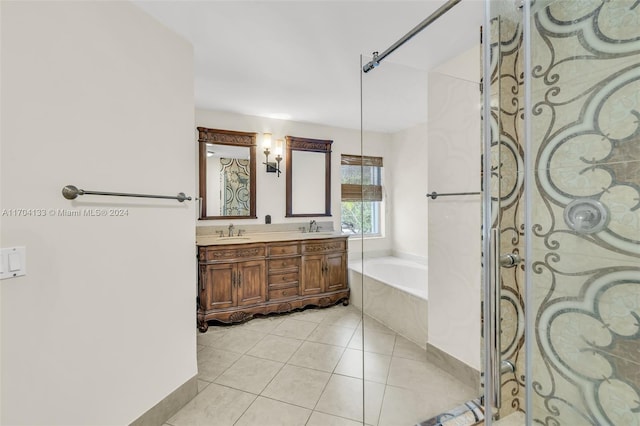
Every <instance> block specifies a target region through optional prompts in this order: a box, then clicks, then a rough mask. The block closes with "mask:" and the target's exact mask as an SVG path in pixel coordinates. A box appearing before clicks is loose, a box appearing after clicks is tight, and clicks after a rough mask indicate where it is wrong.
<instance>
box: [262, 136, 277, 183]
mask: <svg viewBox="0 0 640 426" xmlns="http://www.w3.org/2000/svg"><path fill="white" fill-rule="evenodd" d="M262 147H263V148H264V155H265V162H264V164H265V165H266V166H267V173H276V172H277V173H278V177H280V173H281V171H280V161H282V139H278V140H277V141H276V148H275V154H276V161H275V162H269V154H271V149H270V148H271V133H264V134H263V135H262Z"/></svg>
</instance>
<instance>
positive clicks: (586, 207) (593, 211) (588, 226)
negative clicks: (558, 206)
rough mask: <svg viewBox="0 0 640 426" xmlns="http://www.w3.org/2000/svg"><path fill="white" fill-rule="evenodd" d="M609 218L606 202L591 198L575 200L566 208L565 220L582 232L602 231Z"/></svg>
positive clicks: (572, 227)
mask: <svg viewBox="0 0 640 426" xmlns="http://www.w3.org/2000/svg"><path fill="white" fill-rule="evenodd" d="M608 220H609V212H608V211H607V209H606V208H605V206H604V204H602V203H601V202H600V201H597V200H593V199H591V198H579V199H577V200H573V201H572V202H571V203H569V204H568V205H567V207H565V209H564V221H565V223H566V224H567V225H568V226H569V228H571V229H573V230H574V231H576V232H578V233H580V234H593V233H595V232H600V231H602V229H603V228H604V227H605V225H606V224H607V221H608Z"/></svg>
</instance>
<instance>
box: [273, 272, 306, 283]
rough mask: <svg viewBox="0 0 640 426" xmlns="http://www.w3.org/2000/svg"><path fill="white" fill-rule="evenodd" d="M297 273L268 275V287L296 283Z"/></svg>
mask: <svg viewBox="0 0 640 426" xmlns="http://www.w3.org/2000/svg"><path fill="white" fill-rule="evenodd" d="M298 276H299V275H298V272H297V271H296V272H285V273H283V274H270V275H269V285H273V284H283V283H292V282H298Z"/></svg>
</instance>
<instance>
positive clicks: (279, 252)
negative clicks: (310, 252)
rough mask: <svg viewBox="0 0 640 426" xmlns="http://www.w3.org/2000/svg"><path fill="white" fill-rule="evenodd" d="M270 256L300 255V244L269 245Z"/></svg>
mask: <svg viewBox="0 0 640 426" xmlns="http://www.w3.org/2000/svg"><path fill="white" fill-rule="evenodd" d="M268 251H269V254H268V255H269V256H287V255H295V254H300V245H299V244H298V243H288V244H269V246H268Z"/></svg>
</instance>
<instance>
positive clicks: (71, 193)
mask: <svg viewBox="0 0 640 426" xmlns="http://www.w3.org/2000/svg"><path fill="white" fill-rule="evenodd" d="M78 195H108V196H112V197H136V198H161V199H166V200H178V201H179V202H181V203H182V202H184V201H185V200H188V201H191V197H188V196H187V195H186V194H185V193H184V192H180V193H178V195H150V194H132V193H126V192H104V191H85V190H84V189H79V188H77V187H76V186H74V185H67V186H65V187H64V188H62V196H63V197H64V198H66V199H67V200H75V199H76V198H78Z"/></svg>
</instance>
